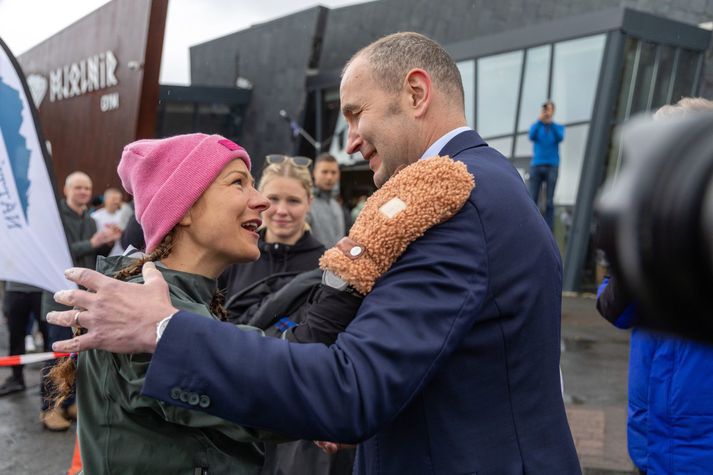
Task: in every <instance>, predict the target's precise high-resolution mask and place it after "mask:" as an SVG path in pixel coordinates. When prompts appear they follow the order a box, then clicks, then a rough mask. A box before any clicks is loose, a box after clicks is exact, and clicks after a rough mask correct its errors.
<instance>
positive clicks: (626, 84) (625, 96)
mask: <svg viewBox="0 0 713 475" xmlns="http://www.w3.org/2000/svg"><path fill="white" fill-rule="evenodd" d="M638 46H639V42H638V41H636V40H635V39H634V38H627V39H626V46H625V47H624V48H625V52H624V71H623V72H622V76H621V91H620V92H619V100H618V103H617V106H616V120H617V122H620V121H622V120H624V119H626V118H627V117H628V116H627V104H628V103H629V95H630V93H631V91H632V89H633V84H632V80H633V76H634V65H635V63H636V50H637V49H638Z"/></svg>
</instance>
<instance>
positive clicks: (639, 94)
mask: <svg viewBox="0 0 713 475" xmlns="http://www.w3.org/2000/svg"><path fill="white" fill-rule="evenodd" d="M640 44H641V46H640V49H639V67H638V70H637V73H636V85H635V86H634V97H633V98H632V101H631V111H630V112H629V116H632V115H634V114H636V113H638V112H643V111H647V110H649V93H650V92H651V81H652V79H653V76H654V65H655V62H656V45H655V44H653V43H647V42H645V41H642V42H641V43H640Z"/></svg>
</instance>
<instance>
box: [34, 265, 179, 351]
mask: <svg viewBox="0 0 713 475" xmlns="http://www.w3.org/2000/svg"><path fill="white" fill-rule="evenodd" d="M142 272H143V277H144V284H132V283H128V282H122V281H120V280H117V279H113V278H111V277H107V276H105V275H102V274H100V273H98V272H95V271H93V270H89V269H81V268H72V269H69V270H67V271H66V272H65V276H66V277H67V279H68V280H71V281H72V282H75V283H77V284H78V285H80V286H82V287H85V288H87V289H88V291H87V290H79V289H75V290H61V291H59V292H57V293H56V294H55V300H56V301H57V302H59V303H61V304H64V305H69V306H72V307H76V308H75V309H74V310H67V311H64V312H50V313H48V314H47V321H48V322H49V323H52V324H55V325H60V326H64V327H70V326H73V325H75V323H76V318H75V317H76V315H77V312H78V311H80V309H81V313H80V314H79V324H80V325H81V326H82V327H83V328H86V329H87V333H85V334H84V335H80V336H77V337H75V338H73V339H71V340H64V341H58V342H56V343H55V344H53V345H52V349H53V350H54V351H80V350H88V349H102V350H108V351H111V352H114V353H153V351H154V350H155V349H156V324H157V323H158V322H159V321H160V320H162V319H163V318H165V317H167V316H169V315H171V314H173V313H175V312H176V311H177V310H176V308H174V307H173V305H172V304H171V300H170V298H169V294H168V285H167V284H166V281H165V280H163V277H162V276H161V273H160V272H159V271H158V270H157V269H156V266H155V265H154V264H153V263H151V262H148V263H146V264H144V267H143V270H142Z"/></svg>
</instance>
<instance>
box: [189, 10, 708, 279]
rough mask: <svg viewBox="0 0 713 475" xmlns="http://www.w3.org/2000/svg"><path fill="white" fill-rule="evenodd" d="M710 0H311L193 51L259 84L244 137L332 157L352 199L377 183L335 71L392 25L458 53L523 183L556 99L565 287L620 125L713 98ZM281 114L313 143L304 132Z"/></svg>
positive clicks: (218, 75) (588, 264)
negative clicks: (686, 100)
mask: <svg viewBox="0 0 713 475" xmlns="http://www.w3.org/2000/svg"><path fill="white" fill-rule="evenodd" d="M710 20H713V0H699V1H696V0H687V1H672V0H649V1H632V0H629V1H626V0H625V1H622V0H603V1H599V2H591V1H584V0H570V1H567V0H565V1H558V0H544V1H541V2H530V1H526V0H497V1H496V0H447V1H444V2H431V1H427V0H381V1H374V2H368V3H362V4H357V5H353V6H348V7H343V8H338V9H331V10H330V9H326V8H324V7H315V8H312V9H308V10H305V11H302V12H299V13H296V14H294V15H290V16H286V17H283V18H280V19H277V20H274V21H271V22H267V23H263V24H260V25H256V26H253V27H251V28H249V29H247V30H243V31H240V32H237V33H234V34H231V35H228V36H225V37H223V38H219V39H216V40H213V41H209V42H207V43H203V44H200V45H197V46H194V47H192V48H191V50H190V57H191V81H192V84H193V85H211V86H224V87H230V86H235V84H236V81H237V80H238V78H241V80H242V81H243V82H244V81H246V80H247V81H248V82H249V83H250V84H251V85H252V99H251V102H250V104H249V105H248V107H247V108H246V110H245V113H246V116H245V117H244V119H243V120H244V127H243V129H242V131H243V134H242V137H241V140H242V143H244V144H245V146H246V147H247V148H248V150H249V151H250V153H251V154H252V155H253V158H254V160H255V162H256V163H257V165H258V166H257V167H256V172H257V173H258V174H259V169H260V164H261V161H262V157H264V155H265V154H267V153H290V152H293V153H299V154H301V155H308V156H314V155H315V154H316V153H318V152H319V151H330V152H331V153H333V154H335V155H336V156H337V157H338V159H339V161H340V163H341V165H342V168H343V179H342V192H343V195H344V197H345V199H346V200H347V201H349V200H350V198H352V196H355V195H358V194H362V193H363V192H364V190H365V189H368V187H369V186H370V185H369V181H370V173H369V172H368V171H366V170H367V169H366V167H365V164H364V162H363V160H361V158H360V157H357V156H349V155H348V154H346V153H345V152H344V132H345V125H344V123H343V119H342V118H341V115H340V114H339V93H338V91H339V74H340V71H341V68H342V67H343V66H344V64H345V62H346V61H347V60H348V59H349V58H350V57H351V56H352V55H353V54H354V53H355V52H356V51H358V50H359V49H360V48H361V47H363V46H365V45H367V44H369V43H370V42H372V41H374V40H375V39H377V38H379V37H381V36H384V35H387V34H390V33H394V32H397V31H417V32H420V33H423V34H426V35H428V36H430V37H432V38H433V39H435V40H436V41H438V42H440V43H441V44H443V45H444V46H446V48H447V49H448V50H449V52H450V53H451V54H452V56H453V57H454V59H455V60H456V61H457V62H458V66H459V68H460V70H461V75H462V77H463V82H464V88H465V92H466V103H467V104H466V115H467V119H468V122H469V124H470V125H471V126H473V127H474V128H475V129H476V130H478V132H479V133H480V134H481V135H482V136H483V137H484V138H485V139H486V141H488V143H490V144H491V145H492V146H494V147H495V148H497V149H498V150H500V151H501V152H502V153H503V154H504V155H505V156H507V157H509V158H510V159H511V160H512V161H513V163H514V165H515V166H516V167H517V168H518V169H519V170H520V171H521V173H522V174H523V178H525V179H527V164H528V162H529V159H530V157H531V144H530V143H529V141H528V140H527V138H526V134H525V132H526V130H527V128H528V127H529V125H530V124H531V123H532V122H533V121H534V120H535V118H536V116H537V113H538V109H539V106H540V105H541V103H542V102H543V101H544V100H545V99H547V98H551V99H552V100H553V101H554V102H555V103H556V104H557V113H556V120H558V122H562V123H564V124H565V125H566V126H567V138H566V140H565V142H564V143H563V146H562V147H563V148H562V163H561V166H560V179H559V181H558V185H557V190H556V195H555V204H556V217H557V223H556V227H555V236H556V238H557V240H558V243H559V244H560V250H561V252H562V255H563V260H564V266H565V276H564V281H565V282H564V283H565V289H567V290H581V289H588V288H592V286H593V285H594V283H595V282H594V281H595V278H594V275H595V259H594V252H593V251H594V248H593V245H592V240H591V227H592V221H593V220H592V208H593V202H594V198H595V195H596V192H597V190H598V189H599V188H600V187H601V184H602V183H603V180H604V179H605V178H606V176H608V175H611V174H614V173H616V172H617V170H618V166H619V163H620V152H619V150H618V147H617V146H616V144H615V142H614V140H613V136H614V134H613V130H614V129H615V127H616V125H617V124H619V123H621V122H622V121H624V120H626V119H628V118H629V117H630V116H632V115H634V114H636V113H639V112H645V111H650V110H652V109H655V108H657V107H659V106H660V105H663V104H665V103H670V102H675V101H676V100H678V99H679V98H680V97H681V96H688V95H701V96H704V97H711V96H713V61H711V55H712V54H713V49H711V47H710V31H708V30H706V29H702V28H699V27H698V26H697V25H699V24H703V23H706V22H709V21H710ZM281 109H284V110H286V111H287V112H288V113H289V114H291V115H292V116H293V117H295V118H296V119H297V122H299V123H300V124H301V125H302V126H303V127H304V128H305V129H306V130H307V132H309V133H310V134H311V135H313V136H314V138H315V139H316V141H317V147H314V146H313V145H312V144H310V143H309V142H308V141H306V140H301V139H299V138H297V139H296V138H295V137H294V135H295V134H293V129H291V128H290V126H289V124H287V123H284V122H283V121H282V119H281V118H280V116H279V111H280V110H281Z"/></svg>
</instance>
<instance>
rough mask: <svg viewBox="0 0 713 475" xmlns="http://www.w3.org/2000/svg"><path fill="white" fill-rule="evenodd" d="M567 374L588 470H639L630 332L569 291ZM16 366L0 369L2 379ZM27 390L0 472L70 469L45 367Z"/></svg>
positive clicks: (2, 448)
mask: <svg viewBox="0 0 713 475" xmlns="http://www.w3.org/2000/svg"><path fill="white" fill-rule="evenodd" d="M6 328H7V327H6V326H5V325H0V354H2V355H5V354H7V330H6ZM562 341H563V353H562V373H563V375H564V383H565V399H566V401H567V414H568V416H569V421H570V426H571V428H572V434H573V436H574V439H575V444H576V446H577V451H578V453H579V456H580V460H581V462H582V467H583V469H584V473H585V474H586V475H603V474H606V475H623V474H631V473H633V466H632V464H631V461H630V460H629V458H628V456H627V453H626V378H627V361H628V352H629V350H628V348H629V335H628V332H624V331H619V330H616V329H614V328H613V327H611V326H610V325H609V324H607V323H606V322H605V321H604V320H603V319H602V318H600V317H599V316H598V315H597V313H596V311H595V310H594V300H593V299H592V298H591V297H586V296H584V297H582V296H567V297H565V298H564V299H563V309H562ZM7 375H9V371H8V370H7V369H5V368H0V378H2V379H3V380H4V378H5V377H6V376H7ZM25 377H26V380H27V382H28V384H29V388H28V390H27V391H26V392H25V393H20V394H15V395H12V396H7V397H4V398H0V473H16V474H49V475H59V474H60V473H66V469H67V467H68V466H69V462H70V458H71V455H72V448H73V444H74V428H75V426H74V425H73V426H72V429H71V430H70V431H68V432H65V433H50V432H47V431H43V430H42V426H41V424H40V423H39V422H38V415H39V404H40V402H39V368H38V367H28V368H27V369H26V376H25Z"/></svg>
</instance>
